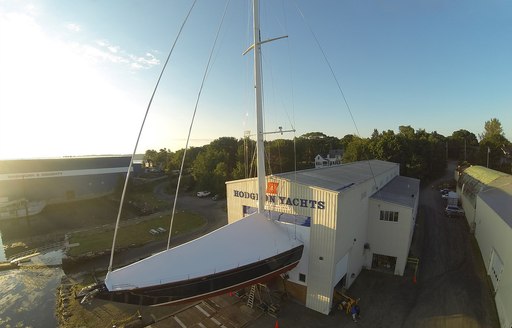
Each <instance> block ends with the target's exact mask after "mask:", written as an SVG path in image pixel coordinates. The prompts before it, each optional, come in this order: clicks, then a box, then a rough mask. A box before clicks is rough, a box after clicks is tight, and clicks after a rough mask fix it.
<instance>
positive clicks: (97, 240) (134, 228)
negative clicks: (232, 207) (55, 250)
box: [67, 212, 206, 256]
mask: <svg viewBox="0 0 512 328" xmlns="http://www.w3.org/2000/svg"><path fill="white" fill-rule="evenodd" d="M170 220H171V216H170V215H165V216H160V217H155V218H154V219H150V220H144V221H140V222H137V223H133V222H127V223H125V224H123V225H121V226H120V227H119V230H118V232H117V241H116V248H125V247H129V246H140V245H143V244H146V243H148V242H151V241H155V240H167V238H168V232H167V231H166V232H163V233H159V234H151V233H150V232H149V231H150V230H151V229H156V228H159V227H161V228H164V229H166V230H168V229H169V222H170ZM205 223H206V220H205V219H204V218H202V217H201V216H199V215H197V214H193V213H188V212H180V213H176V215H175V216H174V223H173V231H172V235H173V236H175V235H177V234H181V233H185V232H189V231H192V230H194V229H196V228H199V227H201V226H202V225H203V224H205ZM113 237H114V228H113V227H109V228H105V227H101V228H94V229H91V230H87V231H82V232H77V233H73V234H71V235H70V236H69V243H70V244H73V243H78V244H79V246H76V247H72V248H70V249H69V250H68V252H67V254H68V255H70V256H78V255H83V254H86V253H89V252H101V251H105V250H110V249H111V248H112V238H113Z"/></svg>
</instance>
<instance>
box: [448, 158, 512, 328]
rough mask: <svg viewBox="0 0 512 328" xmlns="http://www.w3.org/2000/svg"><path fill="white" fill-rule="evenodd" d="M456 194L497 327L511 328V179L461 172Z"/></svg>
mask: <svg viewBox="0 0 512 328" xmlns="http://www.w3.org/2000/svg"><path fill="white" fill-rule="evenodd" d="M457 191H458V192H459V193H460V194H461V202H462V207H463V208H464V211H465V212H466V218H467V220H468V224H469V226H470V227H471V228H472V231H474V233H475V238H476V240H477V242H478V246H479V248H480V252H481V253H482V258H483V261H484V264H485V268H486V270H487V274H488V275H489V276H490V278H491V279H490V280H491V282H492V288H493V292H494V295H495V296H494V300H495V303H496V309H497V311H498V316H499V319H500V324H501V327H503V328H505V327H506V328H510V327H512V176H511V175H509V174H505V173H502V172H498V171H494V170H491V169H488V168H485V167H481V166H471V167H469V168H467V169H466V170H464V171H463V172H462V173H461V175H460V177H458V181H457Z"/></svg>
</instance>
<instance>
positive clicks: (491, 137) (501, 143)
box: [478, 118, 510, 172]
mask: <svg viewBox="0 0 512 328" xmlns="http://www.w3.org/2000/svg"><path fill="white" fill-rule="evenodd" d="M478 136H479V138H480V144H479V146H480V149H479V160H480V161H479V162H480V164H481V165H483V166H488V167H489V168H492V169H495V170H501V171H504V172H510V164H509V163H508V159H507V158H505V157H504V154H503V149H505V148H507V147H509V146H510V141H508V140H507V138H505V133H504V132H503V128H502V127H501V122H500V121H499V120H498V119H497V118H492V119H491V120H490V121H486V122H485V125H484V132H483V133H482V134H479V135H478Z"/></svg>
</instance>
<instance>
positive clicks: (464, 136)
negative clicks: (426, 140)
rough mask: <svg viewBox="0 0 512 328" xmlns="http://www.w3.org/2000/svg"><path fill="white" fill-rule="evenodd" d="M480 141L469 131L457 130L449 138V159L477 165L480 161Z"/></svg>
mask: <svg viewBox="0 0 512 328" xmlns="http://www.w3.org/2000/svg"><path fill="white" fill-rule="evenodd" d="M478 149H479V147H478V140H477V138H476V136H475V134H474V133H472V132H469V131H468V130H463V129H461V130H457V131H454V132H453V133H452V135H451V136H450V137H448V157H449V158H451V159H456V160H458V161H459V162H464V161H466V162H470V163H476V162H477V159H478V156H477V155H478Z"/></svg>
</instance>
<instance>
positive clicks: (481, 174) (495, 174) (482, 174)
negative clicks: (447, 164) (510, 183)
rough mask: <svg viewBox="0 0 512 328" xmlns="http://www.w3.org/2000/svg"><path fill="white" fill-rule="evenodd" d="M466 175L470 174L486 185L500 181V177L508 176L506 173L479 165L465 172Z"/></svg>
mask: <svg viewBox="0 0 512 328" xmlns="http://www.w3.org/2000/svg"><path fill="white" fill-rule="evenodd" d="M464 173H466V174H469V175H470V176H471V177H473V178H474V179H476V180H478V181H480V182H481V183H483V184H486V185H487V184H489V183H491V182H492V181H494V180H496V179H498V178H499V177H502V176H505V175H507V174H506V173H503V172H499V171H495V170H491V169H489V168H486V167H483V166H478V165H474V166H470V167H468V168H467V169H465V170H464Z"/></svg>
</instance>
